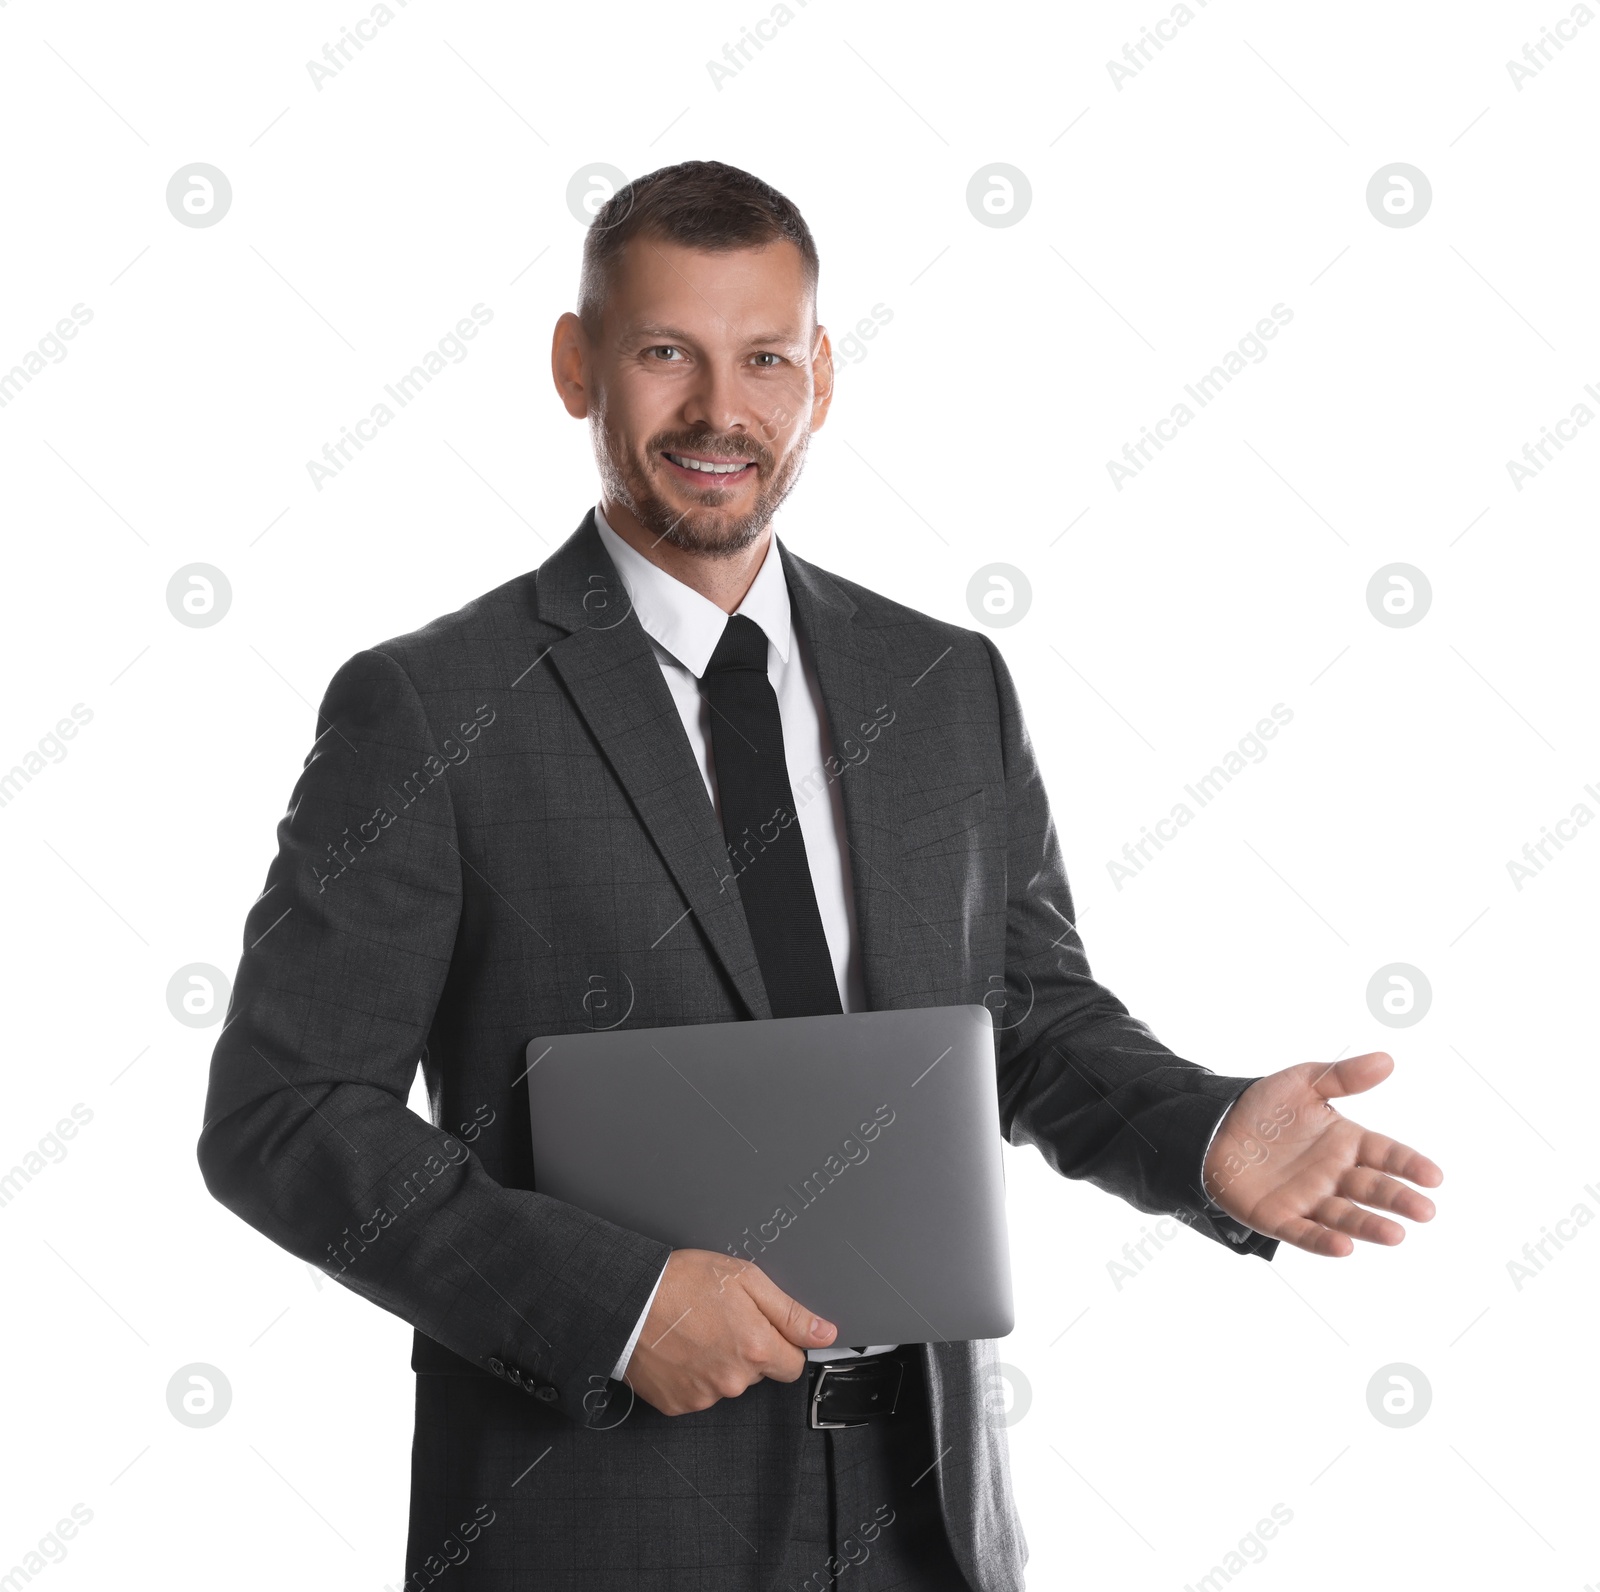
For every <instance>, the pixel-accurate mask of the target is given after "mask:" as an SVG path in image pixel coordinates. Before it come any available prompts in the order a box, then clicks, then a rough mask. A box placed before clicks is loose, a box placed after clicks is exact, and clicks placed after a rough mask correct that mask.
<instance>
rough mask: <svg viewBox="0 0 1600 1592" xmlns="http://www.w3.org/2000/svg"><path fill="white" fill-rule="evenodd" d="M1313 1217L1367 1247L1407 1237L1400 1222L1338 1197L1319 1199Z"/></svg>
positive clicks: (1394, 1241) (1396, 1242)
mask: <svg viewBox="0 0 1600 1592" xmlns="http://www.w3.org/2000/svg"><path fill="white" fill-rule="evenodd" d="M1311 1214H1312V1215H1313V1216H1314V1217H1315V1218H1316V1219H1317V1220H1318V1221H1319V1222H1321V1223H1322V1225H1323V1226H1324V1227H1331V1228H1332V1229H1333V1230H1334V1231H1335V1232H1336V1233H1348V1234H1349V1235H1350V1236H1351V1237H1352V1238H1359V1239H1360V1240H1361V1241H1362V1242H1363V1243H1364V1244H1398V1243H1399V1242H1400V1241H1401V1240H1402V1239H1403V1238H1404V1237H1405V1236H1406V1230H1405V1228H1403V1227H1402V1226H1401V1225H1400V1224H1399V1222H1391V1221H1390V1220H1389V1218H1388V1217H1387V1216H1380V1215H1379V1214H1378V1213H1377V1212H1376V1211H1368V1210H1363V1209H1362V1208H1361V1207H1360V1206H1359V1205H1352V1204H1351V1203H1350V1201H1349V1200H1346V1199H1340V1198H1339V1196H1338V1195H1336V1194H1330V1195H1329V1196H1328V1198H1327V1199H1325V1200H1318V1201H1317V1204H1316V1207H1315V1209H1314V1210H1313V1211H1312V1213H1311Z"/></svg>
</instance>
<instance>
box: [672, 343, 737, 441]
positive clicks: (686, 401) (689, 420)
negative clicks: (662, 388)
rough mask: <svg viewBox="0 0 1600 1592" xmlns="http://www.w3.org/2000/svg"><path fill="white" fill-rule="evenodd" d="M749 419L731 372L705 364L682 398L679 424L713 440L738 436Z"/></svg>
mask: <svg viewBox="0 0 1600 1592" xmlns="http://www.w3.org/2000/svg"><path fill="white" fill-rule="evenodd" d="M752 418H753V417H752V415H751V412H750V408H749V405H748V403H747V402H746V400H745V398H744V396H743V394H742V393H741V391H740V387H739V382H738V381H737V379H736V377H735V376H734V374H733V372H731V371H729V370H727V369H725V368H723V367H722V366H720V365H718V364H717V363H716V362H714V361H710V360H708V361H707V362H706V363H705V364H703V365H702V366H701V367H700V370H699V371H698V372H697V373H696V379H695V381H694V382H693V384H692V385H691V386H690V388H689V390H688V391H687V392H686V393H685V394H684V398H683V423H684V424H685V425H686V426H691V427H693V428H694V429H695V430H697V431H708V432H710V433H712V434H713V435H715V436H731V435H733V434H734V433H742V432H744V431H745V430H746V428H747V426H748V425H749V423H750V421H751V419H752Z"/></svg>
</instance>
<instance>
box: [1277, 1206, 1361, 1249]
mask: <svg viewBox="0 0 1600 1592" xmlns="http://www.w3.org/2000/svg"><path fill="white" fill-rule="evenodd" d="M1268 1236H1269V1237H1271V1238H1281V1239H1282V1240H1283V1241H1284V1243H1286V1244H1293V1245H1294V1247H1295V1248H1296V1249H1303V1250H1305V1251H1306V1252H1307V1253H1308V1254H1312V1255H1328V1256H1330V1257H1332V1258H1334V1259H1341V1258H1343V1257H1344V1256H1345V1255H1348V1254H1351V1253H1353V1252H1354V1250H1355V1247H1356V1246H1355V1245H1354V1244H1352V1243H1351V1242H1350V1240H1349V1239H1348V1238H1346V1237H1345V1235H1344V1234H1343V1233H1336V1232H1334V1231H1333V1230H1332V1229H1331V1228H1327V1227H1324V1226H1323V1225H1322V1223H1321V1222H1313V1221H1311V1220H1309V1219H1308V1218H1306V1217H1304V1216H1291V1217H1290V1218H1289V1219H1288V1220H1287V1221H1285V1222H1281V1223H1280V1224H1279V1225H1278V1226H1277V1227H1275V1228H1273V1230H1272V1232H1271V1233H1270V1234H1269V1235H1268Z"/></svg>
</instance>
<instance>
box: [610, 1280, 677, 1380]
mask: <svg viewBox="0 0 1600 1592" xmlns="http://www.w3.org/2000/svg"><path fill="white" fill-rule="evenodd" d="M666 1274H667V1268H666V1267H665V1266H663V1267H662V1268H661V1277H665V1276H666ZM661 1277H657V1278H656V1285H655V1287H654V1288H652V1289H651V1290H650V1297H649V1298H648V1299H646V1300H645V1302H644V1309H643V1310H641V1311H640V1312H639V1319H638V1320H637V1321H636V1322H634V1324H633V1332H632V1333H631V1334H630V1335H629V1338H628V1342H627V1346H626V1347H625V1348H624V1349H623V1351H622V1357H621V1358H620V1359H619V1360H618V1361H617V1363H616V1365H615V1366H614V1367H613V1368H612V1371H611V1380H612V1381H613V1382H620V1381H621V1380H622V1373H623V1372H624V1371H626V1370H627V1369H628V1361H629V1360H631V1359H632V1358H633V1349H634V1345H635V1344H636V1343H638V1341H639V1334H640V1333H641V1332H643V1331H644V1318H645V1317H646V1316H648V1315H649V1314H650V1306H651V1305H653V1304H654V1303H655V1302H656V1294H657V1293H658V1292H660V1289H661Z"/></svg>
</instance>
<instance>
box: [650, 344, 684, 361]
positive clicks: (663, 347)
mask: <svg viewBox="0 0 1600 1592" xmlns="http://www.w3.org/2000/svg"><path fill="white" fill-rule="evenodd" d="M682 352H683V350H682V349H681V348H674V347H673V345H672V344H671V343H657V344H656V346H655V347H654V348H647V349H646V350H645V353H647V354H649V355H650V356H651V357H652V358H654V356H656V355H657V354H681V353H682ZM656 363H657V364H658V365H670V364H672V363H673V361H672V360H670V359H658V360H656Z"/></svg>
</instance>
